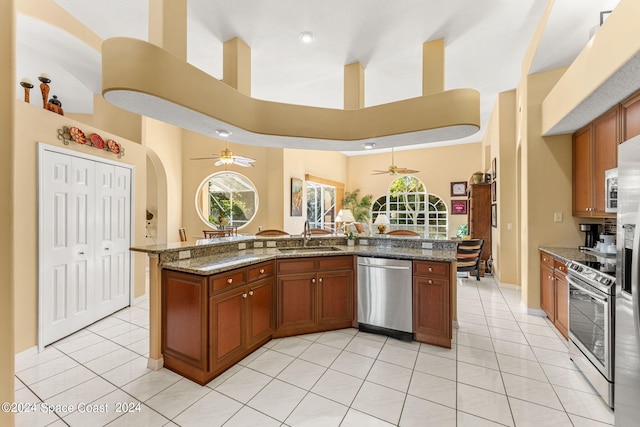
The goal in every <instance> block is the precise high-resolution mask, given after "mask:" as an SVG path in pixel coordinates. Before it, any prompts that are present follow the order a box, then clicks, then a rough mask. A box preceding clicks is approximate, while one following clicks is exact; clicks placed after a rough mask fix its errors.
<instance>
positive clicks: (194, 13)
mask: <svg viewBox="0 0 640 427" xmlns="http://www.w3.org/2000/svg"><path fill="white" fill-rule="evenodd" d="M43 1H52V0H43ZM55 1H56V3H58V4H59V5H60V6H62V7H63V8H64V9H66V10H67V11H68V12H69V13H71V14H72V15H74V16H75V17H77V18H78V19H79V20H80V21H81V22H83V23H85V24H86V25H87V27H89V28H91V29H92V30H93V31H94V32H95V33H96V34H98V35H99V36H100V37H101V38H103V39H106V38H109V37H114V36H127V37H134V38H139V39H142V40H147V39H148V36H147V33H148V22H147V21H148V7H147V2H148V1H147V0H110V1H108V2H107V1H104V0H55ZM618 1H619V0H556V1H555V3H554V8H553V11H552V14H551V17H550V20H549V24H548V26H547V28H546V30H545V32H544V35H543V38H542V42H541V44H540V47H539V49H538V51H537V52H536V57H535V60H534V62H533V70H532V71H533V72H537V71H544V70H549V69H553V68H558V67H563V66H568V65H569V64H570V63H571V62H572V61H573V59H574V58H575V57H576V56H577V54H578V53H579V52H580V50H582V48H583V47H584V46H585V45H586V43H587V42H588V40H589V33H590V31H591V29H592V28H594V27H597V26H598V24H599V19H600V11H603V10H611V9H613V8H614V7H615V6H616V5H617V3H618ZM546 3H547V0H517V1H516V0H483V1H476V0H447V1H446V2H445V1H442V0H402V1H389V0H349V1H344V0H323V1H317V0H316V1H311V0H273V1H268V2H267V1H259V0H188V20H189V21H188V58H187V60H188V61H189V62H190V63H191V64H193V65H195V66H196V67H198V68H200V69H202V70H204V71H206V72H207V73H209V74H211V75H212V76H214V77H216V78H222V43H223V42H224V41H226V40H228V39H231V38H233V37H239V38H241V39H243V40H244V41H245V42H246V43H247V44H248V45H249V46H250V47H251V55H252V57H251V61H252V96H253V97H255V98H260V99H266V100H271V101H278V102H287V103H294V104H303V105H312V106H320V107H329V108H342V103H343V92H342V91H343V86H342V83H343V70H344V65H345V64H348V63H351V62H354V61H359V62H361V63H362V64H363V65H364V67H365V105H366V106H371V105H377V104H382V103H387V102H391V101H396V100H401V99H407V98H413V97H416V96H419V95H421V93H422V89H421V82H422V77H421V76H422V44H423V42H425V41H428V40H433V39H437V38H440V37H443V38H444V39H445V44H446V51H445V55H446V77H445V88H446V89H455V88H463V87H469V88H473V89H476V90H478V91H479V92H480V94H481V123H482V128H481V130H480V131H479V132H478V133H477V134H475V135H472V136H470V137H466V138H463V139H460V140H456V141H454V143H465V142H477V141H479V140H480V139H481V138H482V135H483V133H484V126H485V125H486V123H487V121H488V119H489V116H490V114H491V110H492V108H493V105H494V103H495V99H496V95H497V94H498V93H499V92H501V91H505V90H510V89H513V88H515V87H516V85H517V84H518V81H519V80H520V75H521V65H522V59H523V56H524V53H525V50H526V49H527V47H528V45H529V43H530V41H531V38H532V35H533V32H534V30H535V28H536V26H537V24H538V21H539V19H540V17H541V15H542V12H543V9H544V7H545V5H546ZM61 27H62V28H53V27H51V26H49V25H48V24H45V23H43V22H40V21H37V20H35V19H33V18H30V17H26V16H19V17H18V21H17V28H18V30H17V39H18V51H17V70H16V73H17V74H16V77H17V79H18V80H20V79H21V78H23V77H28V78H30V79H31V80H36V77H37V76H38V75H39V74H40V73H42V72H46V73H48V74H49V76H50V78H51V79H52V83H51V95H53V94H57V95H58V97H59V98H60V100H61V101H62V102H63V108H64V109H65V111H67V112H74V113H91V112H92V98H93V94H94V93H100V91H101V87H100V72H101V56H100V54H99V52H95V51H93V50H92V49H91V48H90V47H88V46H87V45H85V44H84V43H82V42H79V41H77V40H74V39H73V38H72V37H71V36H69V35H68V33H66V32H64V29H63V27H64V26H63V25H62V26H61ZM302 31H311V32H313V33H314V34H315V41H314V42H313V43H312V44H310V45H305V44H303V43H301V42H300V40H299V39H298V34H299V33H300V32H302ZM17 93H18V96H19V97H20V98H21V97H22V91H20V90H19V91H17ZM38 95H39V94H36V93H34V94H33V96H32V102H34V103H36V104H37V103H39V101H40V97H39V96H38ZM443 143H445V144H446V143H451V142H445V141H443ZM433 144H434V143H430V145H433ZM425 145H426V144H425ZM419 146H420V145H412V148H416V147H419ZM347 154H356V153H347Z"/></svg>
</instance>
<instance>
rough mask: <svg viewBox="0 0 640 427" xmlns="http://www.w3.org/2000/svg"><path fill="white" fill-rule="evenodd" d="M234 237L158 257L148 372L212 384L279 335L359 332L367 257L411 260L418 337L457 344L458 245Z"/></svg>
mask: <svg viewBox="0 0 640 427" xmlns="http://www.w3.org/2000/svg"><path fill="white" fill-rule="evenodd" d="M306 243H307V244H306V246H305V241H304V239H302V238H296V237H291V238H270V239H267V238H262V239H260V238H255V237H253V236H249V237H246V236H245V237H243V236H238V237H228V238H218V239H210V240H206V241H198V242H196V243H189V242H184V243H180V244H171V245H166V246H147V247H137V248H132V250H134V251H140V252H146V253H147V254H148V255H149V258H150V290H149V293H150V295H149V301H150V317H151V319H150V340H149V344H150V351H149V363H148V366H149V367H150V368H152V369H159V368H160V367H162V366H163V364H164V365H165V366H166V367H168V368H170V369H173V370H175V371H177V372H179V373H181V374H182V375H184V376H186V377H188V378H190V379H192V380H194V381H196V382H198V383H201V384H205V383H206V382H208V381H210V379H212V378H214V377H215V376H217V375H219V374H220V373H222V372H223V371H224V370H225V369H227V368H228V367H229V366H231V365H233V364H234V363H236V362H237V361H239V360H241V359H242V358H243V357H246V355H247V354H249V353H250V352H252V351H254V350H255V349H257V348H259V347H260V346H261V345H263V344H264V343H266V342H268V341H269V340H270V339H271V338H273V337H283V336H290V335H299V334H305V333H312V332H320V331H326V330H332V329H340V328H345V327H357V325H358V323H357V318H356V317H357V306H356V301H357V298H356V288H355V286H354V285H355V283H356V273H355V271H356V269H355V268H354V265H355V260H356V258H357V256H370V257H384V258H396V259H406V260H411V261H412V263H413V271H414V276H413V277H414V278H413V289H414V290H413V293H414V308H413V312H414V313H413V314H414V339H416V340H419V341H421V342H427V343H431V344H435V345H439V346H443V347H448V348H450V347H451V328H452V322H455V320H456V305H455V301H456V298H455V271H456V269H455V259H456V256H455V247H456V243H455V242H451V241H441V240H440V241H439V240H426V239H415V238H408V239H406V238H405V239H403V238H381V237H374V238H361V239H359V241H358V243H359V244H357V245H354V246H347V245H346V240H345V239H344V238H343V237H336V236H318V237H313V238H312V239H311V241H309V242H306Z"/></svg>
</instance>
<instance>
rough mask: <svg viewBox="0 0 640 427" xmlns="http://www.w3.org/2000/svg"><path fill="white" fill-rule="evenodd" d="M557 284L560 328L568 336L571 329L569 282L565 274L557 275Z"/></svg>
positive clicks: (557, 307)
mask: <svg viewBox="0 0 640 427" xmlns="http://www.w3.org/2000/svg"><path fill="white" fill-rule="evenodd" d="M555 284H556V320H555V323H554V324H555V325H556V327H557V328H558V330H559V331H560V332H561V333H562V335H564V337H565V338H567V337H568V331H569V284H568V283H567V278H566V277H565V276H564V275H563V274H556V275H555Z"/></svg>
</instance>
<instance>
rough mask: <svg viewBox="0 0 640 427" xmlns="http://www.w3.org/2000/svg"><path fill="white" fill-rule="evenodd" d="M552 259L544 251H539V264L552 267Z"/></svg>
mask: <svg viewBox="0 0 640 427" xmlns="http://www.w3.org/2000/svg"><path fill="white" fill-rule="evenodd" d="M553 263H554V259H553V257H552V256H551V255H549V254H548V253H546V252H540V264H546V265H548V266H549V267H551V268H554V265H553Z"/></svg>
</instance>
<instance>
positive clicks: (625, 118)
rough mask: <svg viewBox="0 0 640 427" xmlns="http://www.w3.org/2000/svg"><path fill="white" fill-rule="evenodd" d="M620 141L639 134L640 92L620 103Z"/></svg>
mask: <svg viewBox="0 0 640 427" xmlns="http://www.w3.org/2000/svg"><path fill="white" fill-rule="evenodd" d="M622 129H623V131H622V138H620V139H621V140H622V141H626V140H627V139H631V138H633V137H634V136H637V135H640V92H636V93H635V94H634V95H633V96H631V97H630V98H629V99H627V100H626V101H624V102H623V103H622Z"/></svg>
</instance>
